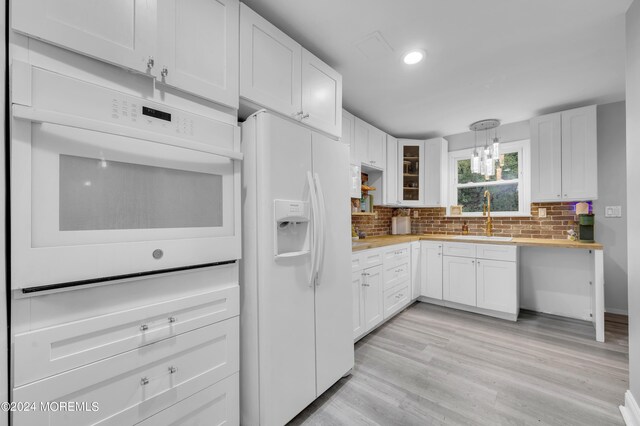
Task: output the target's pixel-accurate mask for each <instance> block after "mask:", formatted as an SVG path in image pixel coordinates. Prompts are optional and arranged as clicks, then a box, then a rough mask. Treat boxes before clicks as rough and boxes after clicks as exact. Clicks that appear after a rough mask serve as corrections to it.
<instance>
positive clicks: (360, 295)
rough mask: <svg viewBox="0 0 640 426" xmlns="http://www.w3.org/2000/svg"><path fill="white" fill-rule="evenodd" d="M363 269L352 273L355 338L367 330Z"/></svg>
mask: <svg viewBox="0 0 640 426" xmlns="http://www.w3.org/2000/svg"><path fill="white" fill-rule="evenodd" d="M362 274H363V271H358V272H353V273H352V274H351V289H352V292H353V338H354V339H357V338H358V337H360V336H362V334H364V332H365V324H364V292H363V289H364V286H363V285H364V280H363V277H364V276H363V275H362Z"/></svg>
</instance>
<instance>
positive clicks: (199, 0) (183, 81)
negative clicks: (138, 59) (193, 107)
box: [157, 0, 240, 109]
mask: <svg viewBox="0 0 640 426" xmlns="http://www.w3.org/2000/svg"><path fill="white" fill-rule="evenodd" d="M239 10H240V6H239V2H238V0H193V1H189V2H185V1H178V0H159V1H158V24H159V25H158V58H157V65H158V67H159V69H160V70H161V71H159V73H160V80H159V81H160V82H161V83H164V84H167V85H170V86H173V87H176V88H178V89H180V90H183V91H185V92H189V93H192V94H194V95H197V96H200V97H203V98H206V99H209V100H212V101H214V102H218V103H220V104H223V105H226V106H229V107H231V108H235V109H237V108H238V43H239V42H238V25H239V21H238V14H239Z"/></svg>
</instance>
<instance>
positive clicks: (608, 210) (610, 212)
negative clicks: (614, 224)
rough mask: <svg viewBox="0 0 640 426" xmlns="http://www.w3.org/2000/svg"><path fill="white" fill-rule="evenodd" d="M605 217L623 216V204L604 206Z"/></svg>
mask: <svg viewBox="0 0 640 426" xmlns="http://www.w3.org/2000/svg"><path fill="white" fill-rule="evenodd" d="M604 217H622V206H607V207H605V208H604Z"/></svg>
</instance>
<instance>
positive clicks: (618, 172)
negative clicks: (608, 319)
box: [593, 102, 627, 314]
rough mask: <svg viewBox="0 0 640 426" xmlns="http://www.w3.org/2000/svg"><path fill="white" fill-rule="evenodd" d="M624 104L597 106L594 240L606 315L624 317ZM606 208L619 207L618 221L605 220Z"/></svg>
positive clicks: (625, 237)
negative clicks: (599, 251) (599, 248)
mask: <svg viewBox="0 0 640 426" xmlns="http://www.w3.org/2000/svg"><path fill="white" fill-rule="evenodd" d="M625 121H626V120H625V103H624V102H615V103H612V104H606V105H599V106H598V199H597V200H596V201H594V202H593V211H594V213H595V214H596V240H597V241H598V242H599V243H602V244H604V247H605V250H604V277H605V287H604V290H605V294H604V297H605V303H606V309H607V311H608V312H613V313H619V314H626V313H627V167H626V160H625V159H626V146H627V141H626V129H625ZM606 206H622V217H621V218H606V217H604V210H605V207H606Z"/></svg>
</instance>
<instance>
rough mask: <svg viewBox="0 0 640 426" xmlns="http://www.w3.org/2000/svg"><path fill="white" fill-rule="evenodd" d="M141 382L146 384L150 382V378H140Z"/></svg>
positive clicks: (143, 384)
mask: <svg viewBox="0 0 640 426" xmlns="http://www.w3.org/2000/svg"><path fill="white" fill-rule="evenodd" d="M140 384H141V385H142V386H146V385H148V384H149V379H147V378H146V377H143V378H142V379H140Z"/></svg>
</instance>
